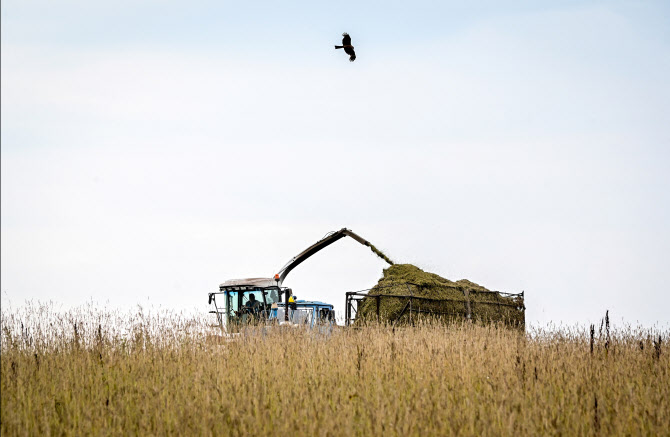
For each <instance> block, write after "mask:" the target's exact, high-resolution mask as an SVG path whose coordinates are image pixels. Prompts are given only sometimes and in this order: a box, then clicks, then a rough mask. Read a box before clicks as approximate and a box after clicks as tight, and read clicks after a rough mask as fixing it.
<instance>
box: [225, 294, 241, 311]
mask: <svg viewBox="0 0 670 437" xmlns="http://www.w3.org/2000/svg"><path fill="white" fill-rule="evenodd" d="M238 293H239V292H237V291H229V292H228V293H226V296H227V298H226V300H227V302H226V309H227V310H228V315H229V316H234V315H235V313H236V312H237V311H239V309H240V307H239V294H238Z"/></svg>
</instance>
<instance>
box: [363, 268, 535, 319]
mask: <svg viewBox="0 0 670 437" xmlns="http://www.w3.org/2000/svg"><path fill="white" fill-rule="evenodd" d="M377 295H379V296H381V297H380V298H379V299H378V298H377V297H376V296H377ZM409 295H411V296H413V298H412V299H410V298H408V297H407V296H409ZM419 298H428V299H419ZM410 300H411V303H410ZM377 305H379V321H380V322H382V323H408V322H410V321H416V320H417V319H420V318H432V319H434V318H439V319H442V320H445V321H455V320H463V319H465V318H467V314H468V312H469V313H470V318H471V319H472V320H476V321H481V322H484V323H492V322H503V323H506V324H510V325H514V326H523V325H524V322H525V315H524V310H523V308H524V306H523V299H522V298H520V297H507V296H502V295H501V294H499V293H498V292H495V291H490V290H488V289H486V288H485V287H482V286H481V285H478V284H475V283H474V282H470V281H468V280H467V279H461V280H460V281H455V282H454V281H450V280H448V279H445V278H443V277H441V276H439V275H436V274H435V273H429V272H424V271H423V270H421V269H420V268H418V267H416V266H414V265H412V264H394V265H392V266H390V267H388V268H387V269H384V275H383V276H382V278H381V279H380V280H379V282H378V283H377V285H375V286H374V287H373V288H372V289H371V290H370V292H369V293H368V297H366V298H364V299H363V300H362V301H360V302H359V304H358V311H357V313H356V320H357V322H362V321H377V320H378V316H377Z"/></svg>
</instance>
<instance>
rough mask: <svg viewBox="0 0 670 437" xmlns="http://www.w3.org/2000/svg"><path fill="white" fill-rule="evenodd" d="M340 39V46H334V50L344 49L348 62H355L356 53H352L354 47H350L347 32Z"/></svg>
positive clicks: (349, 38)
mask: <svg viewBox="0 0 670 437" xmlns="http://www.w3.org/2000/svg"><path fill="white" fill-rule="evenodd" d="M342 37H343V38H342V45H341V46H335V48H336V49H344V52H345V53H346V54H347V55H349V61H351V62H354V61H355V60H356V53H355V52H354V46H352V45H351V37H350V36H349V34H348V33H347V32H344V33H343V34H342Z"/></svg>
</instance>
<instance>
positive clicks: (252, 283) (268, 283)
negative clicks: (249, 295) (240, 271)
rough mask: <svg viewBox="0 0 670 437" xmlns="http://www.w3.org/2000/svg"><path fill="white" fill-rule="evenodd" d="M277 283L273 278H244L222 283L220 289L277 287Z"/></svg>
mask: <svg viewBox="0 0 670 437" xmlns="http://www.w3.org/2000/svg"><path fill="white" fill-rule="evenodd" d="M276 286H277V282H276V281H275V280H274V279H272V278H244V279H229V280H228V281H226V282H224V283H222V284H221V285H220V288H225V287H259V288H265V287H276Z"/></svg>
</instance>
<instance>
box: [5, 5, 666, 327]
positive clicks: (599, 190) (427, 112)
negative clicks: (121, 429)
mask: <svg viewBox="0 0 670 437" xmlns="http://www.w3.org/2000/svg"><path fill="white" fill-rule="evenodd" d="M669 12H670V6H668V4H667V3H666V2H578V1H565V2H543V3H540V2H530V1H529V2H522V1H519V2H494V1H491V2H476V3H472V2H470V3H468V4H464V2H412V3H408V2H403V3H400V2H397V3H394V2H355V3H350V4H346V3H341V2H335V3H334V2H330V3H315V2H288V3H281V4H280V3H277V2H235V3H223V4H222V3H221V2H196V3H189V4H188V5H186V4H184V3H181V2H179V3H170V2H168V3H166V2H153V1H144V2H142V1H134V2H114V3H107V4H102V3H99V2H83V1H64V2H53V1H49V2H47V1H29V0H23V1H20V2H19V1H4V2H3V3H2V131H1V139H2V213H1V214H2V215H1V219H2V224H1V226H2V228H1V231H2V299H3V302H4V301H5V300H6V299H11V301H12V302H14V303H19V302H21V301H22V300H23V299H24V298H27V297H34V298H39V299H42V300H47V299H51V300H54V301H56V302H60V303H62V304H63V305H68V306H69V305H76V304H79V303H82V302H84V301H86V300H89V299H91V298H93V299H96V300H98V301H101V302H104V301H109V304H110V305H112V306H121V307H123V306H132V305H134V304H137V303H142V304H145V303H146V302H147V296H151V302H152V303H154V304H156V303H158V302H159V301H160V302H163V305H165V306H168V307H171V308H188V309H191V308H194V307H196V308H202V309H203V310H206V307H205V305H204V304H205V302H206V295H207V292H209V291H212V290H216V288H217V285H218V284H219V283H220V282H222V281H223V280H225V279H230V278H236V277H245V276H271V275H272V274H273V273H274V272H275V271H276V270H277V269H279V268H280V267H281V266H282V265H283V264H284V263H285V262H286V261H287V260H288V259H290V258H291V257H292V256H293V255H295V254H296V253H298V252H299V251H301V250H302V249H304V248H305V247H306V246H308V245H309V244H311V243H312V242H314V241H316V240H317V239H318V238H320V237H321V236H323V234H325V233H326V232H327V231H330V230H336V229H339V228H341V227H343V226H346V227H349V228H351V229H353V230H354V231H355V232H357V233H359V234H360V235H362V236H364V237H365V238H368V239H369V240H370V241H372V242H373V243H374V244H375V245H377V246H378V247H380V248H382V249H385V250H386V251H387V252H388V254H389V256H390V257H391V258H393V259H395V260H398V261H401V262H412V263H415V264H417V265H419V266H420V267H423V268H425V269H427V270H429V271H433V272H436V273H438V274H441V275H442V276H445V277H447V278H450V279H454V280H455V279H460V278H467V279H470V280H472V281H474V282H477V283H480V284H482V285H484V286H486V287H488V288H491V289H498V290H503V291H509V292H517V291H521V290H525V291H526V293H527V305H528V313H527V318H528V320H529V321H530V322H535V323H546V322H548V321H554V322H563V323H576V322H581V323H587V322H589V321H594V320H596V319H598V318H599V317H601V316H602V315H603V314H604V312H605V310H606V309H609V310H610V311H611V313H612V315H613V318H614V320H618V321H621V320H623V321H625V322H629V323H633V324H635V323H637V322H639V323H643V324H645V325H652V324H654V323H657V322H658V323H661V324H667V323H669V322H670V318H669V317H668V315H667V313H668V311H667V307H668V306H669V304H670V298H668V297H667V296H668V293H667V285H666V281H665V275H666V274H667V270H668V269H667V266H668V265H670V262H669V260H668V252H669V251H670V231H668V226H667V223H669V222H670V195H669V194H668V186H669V185H670V184H669V183H670V177H669V176H668V169H669V167H670V152H669V145H670V128H669V127H668V120H670V85H668V80H667V78H668V77H670V30H669V29H668V26H667V23H668V22H669V17H668V14H669ZM344 31H347V32H349V33H350V34H351V35H352V38H353V44H354V45H355V46H356V52H357V56H358V58H357V60H356V62H354V63H350V62H348V60H347V57H346V55H345V54H343V53H341V51H335V50H334V49H333V45H334V44H336V43H338V42H339V40H340V39H341V36H340V35H341V33H342V32H344ZM383 266H384V264H383V263H382V262H381V261H379V260H378V259H376V258H375V257H374V256H373V255H372V254H370V253H369V252H367V251H366V250H365V249H364V248H361V247H358V246H357V244H356V243H354V242H353V241H342V242H340V243H337V244H336V245H335V246H331V247H330V248H328V249H327V250H326V251H324V252H322V253H320V254H318V255H316V256H315V257H314V258H312V259H310V260H309V261H308V262H306V263H305V264H303V265H301V266H300V267H299V268H298V269H296V270H295V271H294V272H292V274H291V275H290V276H289V277H288V279H287V281H286V285H289V286H292V287H293V288H294V290H295V292H296V294H298V295H299V296H300V297H305V298H315V299H320V300H325V301H330V302H333V303H335V304H336V305H337V309H341V308H342V306H343V301H344V297H343V296H344V295H343V292H344V291H346V290H351V289H363V288H368V287H370V286H372V285H374V283H375V282H376V280H377V278H378V277H379V275H380V274H381V269H382V268H383Z"/></svg>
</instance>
